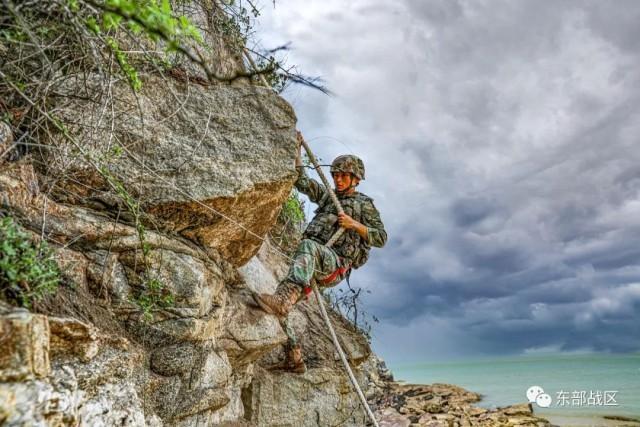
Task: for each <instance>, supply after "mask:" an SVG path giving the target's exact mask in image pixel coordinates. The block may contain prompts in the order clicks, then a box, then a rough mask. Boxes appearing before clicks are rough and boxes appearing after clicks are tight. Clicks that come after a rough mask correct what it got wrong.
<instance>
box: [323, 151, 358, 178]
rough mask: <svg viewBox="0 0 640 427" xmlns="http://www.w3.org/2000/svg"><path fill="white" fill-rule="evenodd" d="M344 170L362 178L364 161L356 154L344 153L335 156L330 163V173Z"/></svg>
mask: <svg viewBox="0 0 640 427" xmlns="http://www.w3.org/2000/svg"><path fill="white" fill-rule="evenodd" d="M335 172H346V173H350V174H353V176H355V177H356V178H358V179H360V180H363V179H364V163H363V162H362V160H361V159H360V157H358V156H354V155H352V154H346V155H343V156H338V157H336V158H335V160H334V161H333V163H331V173H335Z"/></svg>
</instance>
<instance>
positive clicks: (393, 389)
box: [367, 359, 553, 427]
mask: <svg viewBox="0 0 640 427" xmlns="http://www.w3.org/2000/svg"><path fill="white" fill-rule="evenodd" d="M375 363H376V364H377V366H376V367H374V368H372V369H370V371H369V373H370V377H369V384H368V389H367V398H368V401H369V404H370V405H371V408H372V410H373V411H374V413H375V415H376V418H377V421H378V423H379V424H380V427H410V426H412V427H414V426H415V427H418V426H420V427H468V426H469V427H470V426H503V427H525V426H526V427H552V426H553V424H551V423H550V422H549V421H548V420H547V419H545V418H542V417H539V416H537V415H534V413H533V408H532V405H531V404H530V403H521V404H517V405H511V406H506V407H503V408H497V409H486V408H481V407H478V406H475V405H474V404H475V403H478V402H480V400H481V399H482V396H481V395H480V394H478V393H474V392H472V391H468V390H465V389H464V388H462V387H458V386H456V385H452V384H441V383H434V384H406V383H404V382H402V381H394V379H393V375H392V374H391V372H390V371H389V369H388V368H387V367H386V364H385V362H384V361H382V360H380V359H377V360H376V361H375Z"/></svg>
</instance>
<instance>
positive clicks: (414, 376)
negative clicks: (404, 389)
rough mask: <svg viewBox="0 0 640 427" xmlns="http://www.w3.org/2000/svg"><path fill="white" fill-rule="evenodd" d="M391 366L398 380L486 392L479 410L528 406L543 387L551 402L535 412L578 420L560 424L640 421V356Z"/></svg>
mask: <svg viewBox="0 0 640 427" xmlns="http://www.w3.org/2000/svg"><path fill="white" fill-rule="evenodd" d="M390 368H391V370H392V371H393V373H394V376H395V379H396V380H401V381H406V382H408V383H418V384H431V383H436V382H440V383H448V384H455V385H458V386H461V387H464V388H466V389H467V390H470V391H474V392H476V393H480V394H481V395H482V396H483V398H482V401H481V402H479V403H478V406H482V407H485V408H493V407H500V406H507V405H512V404H516V403H524V402H527V401H528V399H527V396H526V392H527V390H528V389H529V388H530V387H531V386H539V387H542V389H543V390H544V392H545V393H546V394H548V395H549V396H550V397H551V404H550V406H549V407H548V408H541V407H539V406H538V405H537V404H536V403H533V407H534V412H535V413H536V414H539V415H540V416H543V417H547V418H549V419H550V420H551V421H552V422H556V421H554V419H555V420H564V421H566V420H569V419H571V420H573V422H571V423H569V422H567V423H568V424H560V425H569V424H571V425H598V424H597V423H593V422H586V421H585V422H584V423H581V422H578V421H575V420H578V419H580V418H584V419H585V420H587V419H595V418H597V417H600V416H602V415H618V416H625V417H632V418H638V419H640V353H636V354H627V355H612V354H599V353H595V354H571V355H566V354H565V355H552V354H545V355H524V356H517V357H503V358H491V359H489V358H486V359H476V360H466V361H452V362H438V363H421V364H411V365H407V364H405V365H391V366H390ZM605 392H607V393H606V395H605ZM614 392H615V393H614ZM599 395H600V396H601V397H598V396H599ZM605 403H606V404H605ZM556 423H557V422H556ZM600 425H604V424H600Z"/></svg>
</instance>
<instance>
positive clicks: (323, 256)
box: [282, 156, 387, 346]
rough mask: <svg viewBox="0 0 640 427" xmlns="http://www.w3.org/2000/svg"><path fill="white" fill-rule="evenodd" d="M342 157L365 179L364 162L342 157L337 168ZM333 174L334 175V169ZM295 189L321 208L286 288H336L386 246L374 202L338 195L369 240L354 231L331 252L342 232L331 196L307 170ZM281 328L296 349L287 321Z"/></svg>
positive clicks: (355, 194) (363, 197)
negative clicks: (375, 249) (330, 243)
mask: <svg viewBox="0 0 640 427" xmlns="http://www.w3.org/2000/svg"><path fill="white" fill-rule="evenodd" d="M342 157H344V158H346V163H347V170H348V171H351V170H354V169H349V168H348V166H349V163H348V162H350V161H351V159H355V160H354V161H359V162H360V164H359V165H355V170H356V171H361V172H362V173H361V174H360V176H358V174H357V173H355V174H354V175H356V176H358V177H359V178H361V179H363V178H364V166H363V165H362V161H361V160H360V159H358V158H357V157H355V156H341V157H339V158H337V159H336V160H335V161H334V164H335V163H336V162H337V161H339V160H341V159H342ZM342 164H345V159H342ZM358 167H360V169H358ZM332 172H334V168H333V167H332ZM295 186H296V188H297V189H298V191H300V192H302V193H304V194H306V195H307V196H308V197H309V199H310V200H311V201H312V202H314V203H316V204H318V208H317V209H316V210H315V216H314V218H313V220H312V221H311V223H310V224H309V225H308V226H307V228H306V230H305V232H304V234H303V240H302V242H300V245H299V246H298V248H297V250H296V253H295V256H294V261H293V263H292V265H291V267H290V269H289V273H288V274H287V277H286V278H285V280H284V281H283V285H285V286H299V287H302V288H305V287H308V286H310V284H311V282H312V281H315V282H316V283H317V284H318V286H319V287H332V286H335V285H337V284H338V283H340V282H341V281H342V280H343V279H344V278H345V277H346V276H347V275H348V272H349V269H350V268H358V267H360V266H362V265H363V264H364V263H365V262H366V261H367V259H368V257H369V250H370V249H371V247H372V246H375V247H382V246H384V244H385V243H386V241H387V233H386V231H385V229H384V225H383V224H382V220H381V219H380V214H379V213H378V210H377V209H376V207H375V206H374V204H373V200H372V199H371V198H370V197H368V196H366V195H364V194H362V193H358V192H357V191H356V192H353V193H352V194H348V195H347V194H339V193H338V194H336V196H337V198H338V200H339V201H340V204H341V205H342V208H343V209H344V212H345V213H346V214H347V215H349V216H350V217H352V218H353V219H354V220H356V221H358V222H360V223H362V224H363V225H365V226H366V227H367V237H368V239H363V238H362V237H361V236H360V235H359V234H358V233H357V232H356V231H355V230H346V231H345V232H344V233H343V234H342V236H341V237H340V238H339V239H338V240H337V241H336V242H335V243H334V245H333V247H332V248H327V247H326V246H324V245H325V243H326V242H327V241H329V239H330V238H331V236H333V234H334V233H335V232H336V231H337V230H338V228H340V226H339V224H338V213H337V209H336V207H335V206H334V204H333V202H332V201H331V198H330V196H329V192H328V191H327V190H326V189H325V187H324V186H323V185H321V184H320V183H319V182H318V181H316V180H314V179H312V178H309V177H308V176H307V174H306V173H305V172H304V168H299V169H298V179H297V181H296V183H295ZM282 325H283V328H284V330H285V332H286V333H287V336H288V337H289V345H291V346H293V345H296V344H297V342H296V341H297V340H296V337H295V334H294V333H293V329H292V328H291V327H290V325H288V322H287V319H286V318H285V319H284V320H283V321H282Z"/></svg>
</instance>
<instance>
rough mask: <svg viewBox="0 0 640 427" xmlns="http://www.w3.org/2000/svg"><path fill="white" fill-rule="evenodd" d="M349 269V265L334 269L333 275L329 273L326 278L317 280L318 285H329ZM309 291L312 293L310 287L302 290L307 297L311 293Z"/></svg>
mask: <svg viewBox="0 0 640 427" xmlns="http://www.w3.org/2000/svg"><path fill="white" fill-rule="evenodd" d="M350 268H351V266H350V265H349V264H347V265H344V266H342V267H340V268H338V269H336V270H335V271H334V272H333V273H331V274H330V275H328V276H327V277H323V278H322V279H319V280H318V283H320V284H321V285H328V284H329V283H331V282H333V281H334V280H336V278H338V277H339V276H342V275H343V274H345V273H346V272H347V271H349V269H350ZM311 291H312V289H311V286H305V288H304V294H305V296H308V295H309V294H310V293H311Z"/></svg>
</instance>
